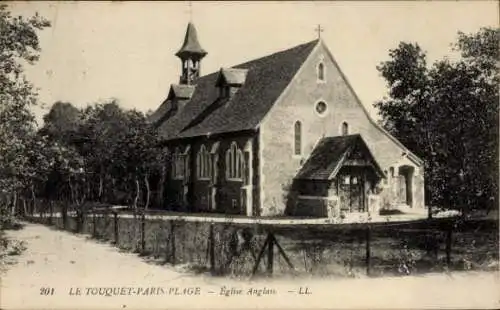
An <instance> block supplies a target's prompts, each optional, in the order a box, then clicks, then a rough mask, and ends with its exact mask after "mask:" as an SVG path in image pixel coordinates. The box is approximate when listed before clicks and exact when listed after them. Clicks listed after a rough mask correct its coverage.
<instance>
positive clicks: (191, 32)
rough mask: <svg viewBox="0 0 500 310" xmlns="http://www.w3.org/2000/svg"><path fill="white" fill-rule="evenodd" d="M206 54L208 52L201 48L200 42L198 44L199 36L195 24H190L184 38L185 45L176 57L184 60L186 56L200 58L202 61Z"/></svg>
mask: <svg viewBox="0 0 500 310" xmlns="http://www.w3.org/2000/svg"><path fill="white" fill-rule="evenodd" d="M206 54H207V52H206V51H205V50H204V49H203V48H202V47H201V45H200V42H198V35H197V33H196V28H195V27H194V24H193V23H192V22H189V24H188V26H187V29H186V35H185V37H184V43H183V44H182V47H181V49H180V50H179V51H178V52H177V53H176V54H175V55H176V56H177V57H179V58H184V56H198V57H199V58H200V59H201V58H203V57H204V56H205V55H206Z"/></svg>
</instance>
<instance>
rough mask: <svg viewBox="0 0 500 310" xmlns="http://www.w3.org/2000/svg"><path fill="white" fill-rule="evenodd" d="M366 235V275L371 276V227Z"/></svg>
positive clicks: (367, 228) (368, 227) (367, 229)
mask: <svg viewBox="0 0 500 310" xmlns="http://www.w3.org/2000/svg"><path fill="white" fill-rule="evenodd" d="M365 235H366V275H367V276H370V273H371V261H370V258H371V257H370V256H371V248H370V246H371V244H370V243H371V229H370V226H367V227H366V231H365Z"/></svg>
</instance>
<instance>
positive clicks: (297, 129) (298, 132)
mask: <svg viewBox="0 0 500 310" xmlns="http://www.w3.org/2000/svg"><path fill="white" fill-rule="evenodd" d="M293 130H294V152H293V153H294V155H301V154H302V123H301V122H300V121H296V122H295V125H294V129H293Z"/></svg>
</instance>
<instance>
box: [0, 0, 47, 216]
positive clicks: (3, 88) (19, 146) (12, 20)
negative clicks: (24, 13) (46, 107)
mask: <svg viewBox="0 0 500 310" xmlns="http://www.w3.org/2000/svg"><path fill="white" fill-rule="evenodd" d="M7 8H8V7H7V5H5V4H0V188H1V190H2V193H1V196H2V197H1V198H2V200H3V203H2V205H1V206H0V208H1V209H0V210H4V209H5V207H4V206H5V204H10V205H11V206H12V207H13V208H12V210H13V211H12V212H14V210H15V209H14V207H15V206H16V204H17V198H18V193H19V192H20V191H22V190H23V189H24V188H25V187H26V186H27V184H26V182H25V181H26V176H27V175H29V173H28V172H27V170H29V167H28V161H29V158H28V157H29V156H28V152H29V146H30V145H32V144H30V143H29V140H30V139H31V138H32V135H33V134H34V124H35V118H34V116H33V113H32V112H31V110H30V108H31V107H32V106H33V105H35V104H36V102H37V94H36V92H35V91H34V89H33V85H32V84H31V83H30V82H29V81H27V79H26V78H25V76H24V75H23V72H24V65H25V64H29V65H32V64H34V63H35V62H36V61H37V60H38V58H39V53H40V44H39V40H38V31H40V30H43V29H44V28H46V27H49V26H50V23H49V22H48V21H47V20H46V19H44V18H42V17H40V16H39V15H38V14H36V15H35V16H33V17H30V18H27V19H26V18H24V17H21V16H17V17H14V16H12V15H11V14H10V12H9V11H8V9H7Z"/></svg>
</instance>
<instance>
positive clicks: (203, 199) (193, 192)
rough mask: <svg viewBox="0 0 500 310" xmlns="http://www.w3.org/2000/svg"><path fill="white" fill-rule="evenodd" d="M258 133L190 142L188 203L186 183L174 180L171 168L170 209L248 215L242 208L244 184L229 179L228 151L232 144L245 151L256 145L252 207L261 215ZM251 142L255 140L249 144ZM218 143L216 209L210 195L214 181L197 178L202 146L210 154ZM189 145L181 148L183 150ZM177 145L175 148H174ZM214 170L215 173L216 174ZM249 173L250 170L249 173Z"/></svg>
mask: <svg viewBox="0 0 500 310" xmlns="http://www.w3.org/2000/svg"><path fill="white" fill-rule="evenodd" d="M256 138H257V136H256V134H255V133H240V134H231V135H224V136H219V137H214V138H197V139H191V140H189V145H190V181H189V185H188V188H189V191H188V196H187V204H186V203H183V201H182V193H183V191H184V188H183V183H184V180H175V179H173V178H172V174H171V167H169V171H168V178H167V186H166V187H165V188H166V191H167V192H166V195H165V201H166V205H167V206H166V208H167V209H173V210H176V211H185V212H188V211H189V212H218V213H229V214H245V213H246V210H245V208H244V206H242V198H244V197H243V195H242V186H243V182H241V181H233V180H227V179H226V169H227V167H226V160H225V157H226V151H227V150H228V149H229V148H230V146H231V143H232V142H236V143H237V145H238V147H239V148H240V149H241V150H242V151H244V150H245V147H248V146H249V145H252V148H253V150H252V151H253V153H254V154H253V167H251V169H252V170H253V173H252V175H253V178H252V180H251V182H252V185H253V196H254V198H253V205H252V208H253V209H254V210H255V212H258V207H259V197H258V195H259V190H258V189H259V187H258V173H256V172H257V171H258V169H257V168H258V160H256V158H257V156H256V155H257V147H258V144H257V141H256ZM249 141H251V142H250V143H249ZM215 143H217V144H218V147H217V150H216V153H217V155H218V160H217V173H216V175H217V176H216V178H217V181H216V182H215V187H216V189H217V194H216V198H215V199H216V201H215V209H214V206H213V203H212V202H211V199H212V198H211V194H210V189H211V187H210V184H211V183H212V182H213V181H212V180H204V179H202V180H200V179H198V176H197V167H196V164H197V160H196V156H197V154H198V152H199V150H200V148H201V146H202V145H205V148H206V149H207V151H208V152H211V151H212V147H213V146H214V144H215ZM187 145H188V144H182V145H179V146H180V147H181V148H182V149H185V147H186V146H187ZM174 147H175V146H173V145H172V146H171V149H173V148H174ZM213 173H214V171H212V175H213ZM246 173H248V171H247V172H246Z"/></svg>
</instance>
